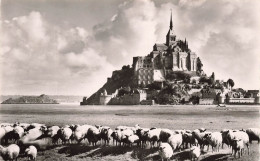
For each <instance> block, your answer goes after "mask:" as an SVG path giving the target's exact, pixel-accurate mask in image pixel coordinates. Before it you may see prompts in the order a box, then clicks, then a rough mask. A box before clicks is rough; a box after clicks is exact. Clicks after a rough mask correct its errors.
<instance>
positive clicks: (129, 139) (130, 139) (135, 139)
mask: <svg viewBox="0 0 260 161" xmlns="http://www.w3.org/2000/svg"><path fill="white" fill-rule="evenodd" d="M126 143H127V144H129V146H133V144H134V143H137V145H139V143H140V139H139V137H138V136H137V135H131V136H126Z"/></svg>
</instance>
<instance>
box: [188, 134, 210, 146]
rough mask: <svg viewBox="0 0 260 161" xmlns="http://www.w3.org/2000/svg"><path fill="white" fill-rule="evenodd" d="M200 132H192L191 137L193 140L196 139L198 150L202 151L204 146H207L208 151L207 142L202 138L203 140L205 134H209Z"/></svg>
mask: <svg viewBox="0 0 260 161" xmlns="http://www.w3.org/2000/svg"><path fill="white" fill-rule="evenodd" d="M200 131H201V130H199V129H196V130H194V131H193V132H192V137H194V138H195V139H197V141H198V144H199V145H200V148H201V149H202V150H203V149H204V146H205V145H208V150H209V142H208V141H207V140H205V139H203V138H204V136H205V135H206V134H208V133H210V132H206V131H204V132H200Z"/></svg>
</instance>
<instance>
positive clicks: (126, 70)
mask: <svg viewBox="0 0 260 161" xmlns="http://www.w3.org/2000/svg"><path fill="white" fill-rule="evenodd" d="M127 86H129V87H131V88H134V87H135V84H134V71H133V69H132V68H130V67H126V66H124V67H123V68H122V69H121V70H117V71H114V72H113V74H112V77H111V78H108V79H107V82H106V83H105V84H104V85H103V87H101V88H100V89H99V90H98V91H97V92H95V93H94V94H92V95H91V96H90V97H89V98H88V99H87V101H86V103H84V104H82V105H98V104H99V97H100V94H101V93H102V92H103V91H104V89H105V90H106V91H107V93H108V94H112V93H114V92H115V91H116V89H119V88H120V87H127Z"/></svg>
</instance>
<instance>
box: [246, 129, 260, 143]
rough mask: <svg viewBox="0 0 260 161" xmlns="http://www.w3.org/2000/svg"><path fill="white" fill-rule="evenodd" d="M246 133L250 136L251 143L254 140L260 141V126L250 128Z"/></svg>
mask: <svg viewBox="0 0 260 161" xmlns="http://www.w3.org/2000/svg"><path fill="white" fill-rule="evenodd" d="M246 133H247V134H248V136H249V143H252V140H257V141H258V143H259V142H260V128H249V129H247V130H246Z"/></svg>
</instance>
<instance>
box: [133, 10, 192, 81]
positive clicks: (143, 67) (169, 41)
mask: <svg viewBox="0 0 260 161" xmlns="http://www.w3.org/2000/svg"><path fill="white" fill-rule="evenodd" d="M133 68H134V72H135V83H136V84H137V85H141V84H143V85H147V84H150V83H152V82H154V81H157V82H162V81H164V80H165V77H166V74H167V73H168V72H172V71H183V72H187V73H196V71H197V55H196V54H195V53H194V52H191V50H190V49H189V47H188V42H187V41H186V39H185V41H182V40H179V39H177V38H176V34H175V32H174V30H173V24H172V15H171V18H170V28H169V31H168V33H167V35H166V43H162V44H157V43H156V44H155V45H154V46H153V51H152V52H151V53H150V54H148V55H147V56H138V57H134V58H133Z"/></svg>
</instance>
